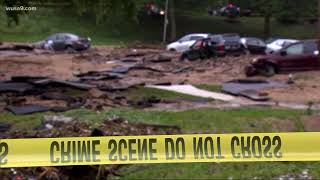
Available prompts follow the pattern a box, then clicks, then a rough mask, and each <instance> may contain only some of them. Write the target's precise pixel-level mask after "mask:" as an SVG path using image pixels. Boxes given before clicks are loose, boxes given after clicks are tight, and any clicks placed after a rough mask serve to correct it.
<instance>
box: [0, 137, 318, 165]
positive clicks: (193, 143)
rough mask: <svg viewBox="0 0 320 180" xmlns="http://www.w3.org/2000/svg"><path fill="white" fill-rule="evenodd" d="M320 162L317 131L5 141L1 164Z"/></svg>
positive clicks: (0, 145)
mask: <svg viewBox="0 0 320 180" xmlns="http://www.w3.org/2000/svg"><path fill="white" fill-rule="evenodd" d="M319 160H320V133H317V132H314V133H249V134H248V133H246V134H190V135H151V136H110V137H109V136H106V137H75V138H36V139H1V140H0V168H8V167H32V166H65V165H68V166H69V165H99V164H137V163H187V162H244V161H319Z"/></svg>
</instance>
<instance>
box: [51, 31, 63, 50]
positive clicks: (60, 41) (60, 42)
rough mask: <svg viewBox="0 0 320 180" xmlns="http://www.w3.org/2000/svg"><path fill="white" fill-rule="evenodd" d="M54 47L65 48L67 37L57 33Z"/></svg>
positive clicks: (57, 48)
mask: <svg viewBox="0 0 320 180" xmlns="http://www.w3.org/2000/svg"><path fill="white" fill-rule="evenodd" d="M53 48H54V49H55V50H56V51H61V50H64V48H65V37H64V35H63V34H57V35H56V37H55V40H54V45H53Z"/></svg>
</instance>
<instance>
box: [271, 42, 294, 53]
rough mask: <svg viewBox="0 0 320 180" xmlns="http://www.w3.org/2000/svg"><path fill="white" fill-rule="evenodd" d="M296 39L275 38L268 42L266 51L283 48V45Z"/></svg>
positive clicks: (275, 50) (272, 51)
mask: <svg viewBox="0 0 320 180" xmlns="http://www.w3.org/2000/svg"><path fill="white" fill-rule="evenodd" d="M297 41H298V40H296V39H275V40H273V41H271V42H268V44H267V50H266V53H274V52H277V51H279V50H280V49H282V48H283V47H285V46H287V45H289V44H292V43H295V42H297Z"/></svg>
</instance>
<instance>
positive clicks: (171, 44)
mask: <svg viewBox="0 0 320 180" xmlns="http://www.w3.org/2000/svg"><path fill="white" fill-rule="evenodd" d="M178 44H179V42H172V43H170V44H168V45H167V47H172V46H176V45H178Z"/></svg>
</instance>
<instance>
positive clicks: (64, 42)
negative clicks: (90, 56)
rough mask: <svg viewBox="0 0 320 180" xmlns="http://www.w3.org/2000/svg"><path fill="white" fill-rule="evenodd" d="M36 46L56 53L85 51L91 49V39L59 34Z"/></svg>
mask: <svg viewBox="0 0 320 180" xmlns="http://www.w3.org/2000/svg"><path fill="white" fill-rule="evenodd" d="M36 46H38V47H40V48H44V49H48V50H54V51H65V50H71V51H83V50H87V49H89V48H90V46H91V39H90V38H82V37H79V36H77V35H74V34H70V33H57V34H53V35H51V36H49V37H48V38H47V39H45V40H44V41H41V42H38V43H36Z"/></svg>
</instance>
